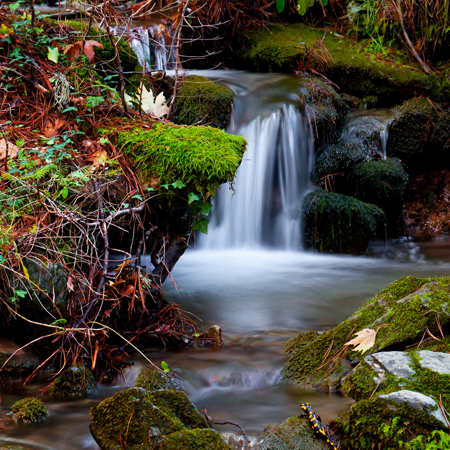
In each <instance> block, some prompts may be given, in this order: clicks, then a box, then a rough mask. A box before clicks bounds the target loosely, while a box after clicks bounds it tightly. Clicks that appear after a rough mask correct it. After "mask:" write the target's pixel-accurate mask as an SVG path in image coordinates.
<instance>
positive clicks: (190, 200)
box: [188, 192, 200, 205]
mask: <svg viewBox="0 0 450 450" xmlns="http://www.w3.org/2000/svg"><path fill="white" fill-rule="evenodd" d="M199 200H200V195H198V194H194V193H193V192H189V194H188V204H189V205H190V204H191V203H193V202H198V201H199Z"/></svg>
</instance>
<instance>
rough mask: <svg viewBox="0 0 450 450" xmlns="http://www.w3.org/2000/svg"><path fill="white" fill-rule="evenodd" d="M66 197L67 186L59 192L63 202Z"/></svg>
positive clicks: (67, 193)
mask: <svg viewBox="0 0 450 450" xmlns="http://www.w3.org/2000/svg"><path fill="white" fill-rule="evenodd" d="M68 195H69V188H68V187H67V186H64V187H63V189H62V191H61V197H62V198H63V200H65V199H66V198H67V196H68Z"/></svg>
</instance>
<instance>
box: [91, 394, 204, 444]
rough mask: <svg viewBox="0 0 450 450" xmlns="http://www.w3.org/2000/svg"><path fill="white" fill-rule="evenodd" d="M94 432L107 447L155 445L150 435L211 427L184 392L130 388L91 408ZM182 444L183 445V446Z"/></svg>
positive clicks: (94, 435) (97, 438) (97, 440)
mask: <svg viewBox="0 0 450 450" xmlns="http://www.w3.org/2000/svg"><path fill="white" fill-rule="evenodd" d="M90 428H91V433H92V435H93V437H94V439H95V441H96V442H97V443H98V445H99V446H100V447H101V448H102V449H103V450H119V449H121V448H123V443H126V445H127V448H128V449H129V450H137V449H141V450H145V449H147V450H150V449H151V448H153V446H152V445H153V444H152V442H150V441H149V436H151V437H153V438H155V439H158V436H162V435H170V434H172V433H175V432H182V431H186V430H188V429H189V430H194V429H198V428H202V429H203V428H207V425H206V423H205V421H204V420H203V418H202V416H200V414H199V413H198V412H197V410H196V408H195V406H194V405H193V404H192V403H191V402H190V401H189V399H188V398H187V397H186V394H184V393H183V392H175V391H163V390H162V391H156V392H154V393H148V392H147V391H146V390H145V389H142V388H136V387H135V388H130V389H127V390H125V391H123V392H119V393H118V394H116V395H114V396H113V397H111V398H108V399H106V400H103V401H102V402H101V403H100V404H99V405H97V406H96V407H94V408H92V409H91V424H90ZM180 448H181V447H180Z"/></svg>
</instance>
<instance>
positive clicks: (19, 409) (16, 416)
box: [12, 397, 49, 424]
mask: <svg viewBox="0 0 450 450" xmlns="http://www.w3.org/2000/svg"><path fill="white" fill-rule="evenodd" d="M48 416H49V414H48V410H47V408H46V407H45V405H44V403H43V401H42V400H40V399H39V398H35V397H26V398H24V399H22V400H19V401H18V402H16V403H14V405H13V406H12V418H13V420H15V421H16V422H19V423H26V424H31V423H40V422H43V421H44V420H45V419H46V418H47V417H48Z"/></svg>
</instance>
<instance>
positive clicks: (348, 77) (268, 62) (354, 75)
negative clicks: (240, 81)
mask: <svg viewBox="0 0 450 450" xmlns="http://www.w3.org/2000/svg"><path fill="white" fill-rule="evenodd" d="M324 34H325V36H324ZM319 41H320V42H322V44H323V45H324V46H325V48H326V49H327V51H328V52H329V55H330V58H328V63H327V64H324V62H323V60H322V59H320V60H319V59H316V60H314V58H312V57H311V49H312V48H314V47H315V46H317V42H319ZM241 43H242V48H241V49H240V50H238V51H237V52H235V58H234V59H235V61H236V64H237V66H238V67H239V68H244V69H247V70H249V69H255V70H258V71H264V72H271V71H288V72H293V71H296V70H298V69H299V65H300V67H306V69H308V68H313V69H316V70H319V71H321V70H322V69H323V68H325V74H326V76H327V77H328V78H329V79H330V80H332V81H333V82H334V83H336V84H337V85H338V86H339V87H340V88H341V89H343V90H344V91H345V92H348V93H350V94H354V95H359V96H366V97H367V96H377V97H378V98H379V99H380V103H381V104H391V105H393V104H395V103H396V102H398V101H399V99H400V100H404V99H405V98H409V97H413V96H414V95H416V93H419V95H422V94H424V95H426V94H427V93H429V92H430V91H431V88H432V86H433V81H434V79H432V77H428V76H427V75H425V74H423V73H421V72H420V68H418V69H419V70H415V64H414V63H412V66H414V67H412V66H411V62H410V61H409V60H408V59H407V57H405V58H401V57H398V58H397V57H396V59H395V60H394V59H393V60H392V61H390V62H389V63H384V62H382V61H379V60H377V59H376V58H375V57H374V55H373V54H371V53H370V52H366V51H365V49H364V44H363V43H361V42H355V41H354V40H352V39H350V38H348V37H339V36H337V35H336V34H334V33H324V31H323V30H319V29H314V28H310V27H308V26H306V25H304V24H292V25H272V26H271V27H270V29H264V30H259V31H253V32H249V33H246V36H243V37H242V39H241ZM406 65H408V66H410V67H406Z"/></svg>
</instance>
